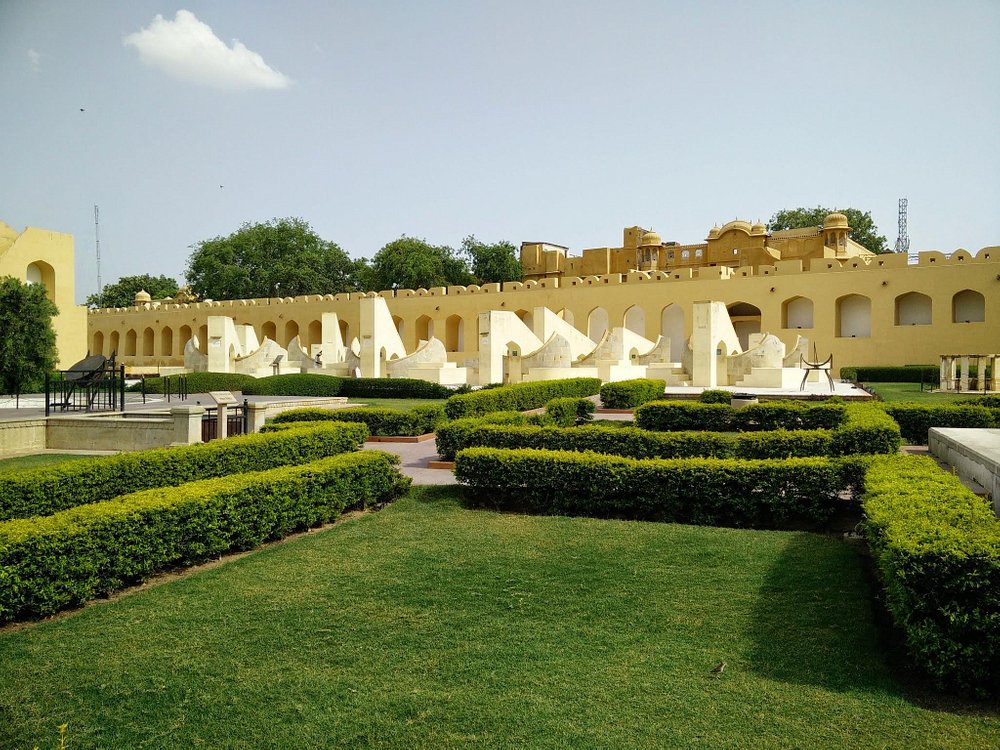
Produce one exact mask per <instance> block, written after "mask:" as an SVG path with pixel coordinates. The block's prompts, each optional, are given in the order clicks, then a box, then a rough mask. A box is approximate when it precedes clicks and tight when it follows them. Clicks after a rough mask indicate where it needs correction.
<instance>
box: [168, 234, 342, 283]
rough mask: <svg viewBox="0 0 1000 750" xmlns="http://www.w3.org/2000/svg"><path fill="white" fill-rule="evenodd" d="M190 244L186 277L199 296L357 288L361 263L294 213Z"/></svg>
mask: <svg viewBox="0 0 1000 750" xmlns="http://www.w3.org/2000/svg"><path fill="white" fill-rule="evenodd" d="M193 247H194V252H192V253H191V257H190V258H188V266H187V280H188V283H189V284H190V285H191V289H192V291H193V292H195V293H196V294H198V295H199V296H200V297H201V298H202V299H244V298H251V297H275V296H280V297H294V296H296V295H300V294H336V293H338V292H347V291H353V290H356V289H357V288H358V272H359V269H360V266H359V264H358V263H357V262H356V261H353V260H351V258H350V257H349V256H348V255H347V253H345V252H344V251H343V250H341V249H340V247H339V246H338V245H337V244H336V243H333V242H330V241H328V240H324V239H322V238H321V237H320V236H319V235H317V234H316V232H315V231H313V229H312V227H311V226H309V223H308V222H306V221H304V220H302V219H298V218H292V217H289V218H284V219H271V220H270V221H266V222H262V223H258V224H250V223H246V224H244V225H243V226H241V227H240V228H239V229H238V230H236V231H235V232H233V233H232V234H231V235H229V236H228V237H216V238H214V239H211V240H204V241H203V242H199V243H197V244H196V245H194V246H193Z"/></svg>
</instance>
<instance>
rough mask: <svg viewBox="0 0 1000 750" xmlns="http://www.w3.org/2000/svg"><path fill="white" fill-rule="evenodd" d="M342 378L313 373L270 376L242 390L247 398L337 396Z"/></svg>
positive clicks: (255, 380)
mask: <svg viewBox="0 0 1000 750" xmlns="http://www.w3.org/2000/svg"><path fill="white" fill-rule="evenodd" d="M343 382H344V380H343V378H338V377H333V376H331V375H316V374H314V373H308V372H303V373H296V374H290V375H270V376H268V377H266V378H255V379H254V380H253V381H252V382H251V383H248V384H247V385H246V386H244V388H243V393H244V395H247V396H338V395H343V394H342V392H341V389H342V387H343V386H342V383H343Z"/></svg>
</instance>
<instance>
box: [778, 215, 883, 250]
mask: <svg viewBox="0 0 1000 750" xmlns="http://www.w3.org/2000/svg"><path fill="white" fill-rule="evenodd" d="M835 211H836V212H837V213H842V214H844V216H846V217H847V223H848V225H849V226H850V227H851V231H850V233H849V234H848V237H850V238H851V239H852V240H854V241H855V242H857V243H858V244H859V245H861V246H863V247H866V248H868V249H869V250H871V251H872V252H873V253H889V252H892V251H891V250H890V249H889V246H888V245H886V240H885V237H883V236H882V235H880V234H879V233H878V227H877V226H875V222H874V221H872V212H871V211H864V212H861V211H859V210H858V209H856V208H838V209H829V208H824V207H823V206H816V208H788V209H785V210H784V211H778V213H776V214H775V215H774V216H772V217H771V220H770V221H769V222H768V223H767V228H768V231H771V232H776V231H779V230H781V229H803V228H805V227H821V226H823V220H824V219H826V217H827V216H829V215H830V214H832V213H834V212H835Z"/></svg>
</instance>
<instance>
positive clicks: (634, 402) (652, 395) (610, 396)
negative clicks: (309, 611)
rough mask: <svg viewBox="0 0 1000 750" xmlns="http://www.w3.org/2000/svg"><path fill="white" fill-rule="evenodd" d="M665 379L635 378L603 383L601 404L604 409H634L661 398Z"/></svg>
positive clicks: (664, 388) (665, 383) (665, 386)
mask: <svg viewBox="0 0 1000 750" xmlns="http://www.w3.org/2000/svg"><path fill="white" fill-rule="evenodd" d="M666 389H667V381H666V380H652V379H650V378H636V379H635V380H620V381H618V382H617V383H605V384H604V385H602V386H601V405H602V406H603V407H604V408H605V409H634V408H636V407H637V406H642V405H643V404H645V403H648V402H650V401H656V400H657V399H659V398H663V392H664V391H665V390H666Z"/></svg>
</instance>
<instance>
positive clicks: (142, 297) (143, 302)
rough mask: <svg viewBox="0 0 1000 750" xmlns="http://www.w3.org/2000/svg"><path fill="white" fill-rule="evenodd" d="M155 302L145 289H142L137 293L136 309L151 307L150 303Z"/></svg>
mask: <svg viewBox="0 0 1000 750" xmlns="http://www.w3.org/2000/svg"><path fill="white" fill-rule="evenodd" d="M152 301H153V298H152V297H151V296H150V295H149V292H147V291H146V290H145V289H140V290H139V291H138V292H136V293H135V306H136V307H149V303H150V302H152Z"/></svg>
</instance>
